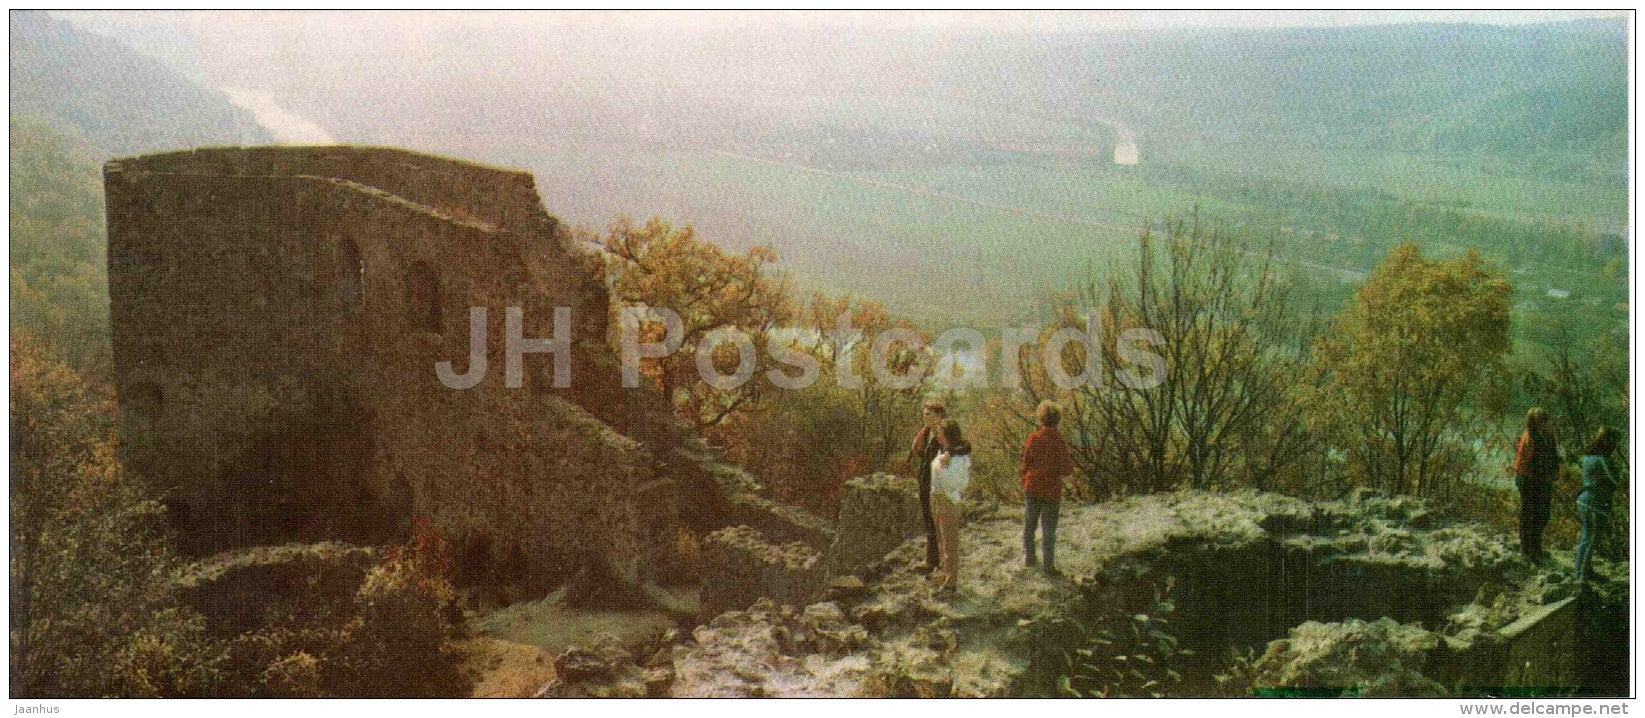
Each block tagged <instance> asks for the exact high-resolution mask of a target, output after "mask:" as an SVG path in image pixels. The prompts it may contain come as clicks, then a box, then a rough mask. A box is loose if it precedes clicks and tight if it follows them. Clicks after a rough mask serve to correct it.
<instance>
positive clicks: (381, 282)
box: [105, 148, 689, 585]
mask: <svg viewBox="0 0 1645 718" xmlns="http://www.w3.org/2000/svg"><path fill="white" fill-rule="evenodd" d="M430 168H432V169H430ZM160 170H183V171H181V172H173V171H160ZM435 170H438V171H435ZM379 171H380V172H382V173H383V176H381V177H373V173H374V172H379ZM314 173H327V174H329V175H333V176H324V177H322V176H317V175H316V174H314ZM335 175H346V176H347V177H346V178H342V177H337V176H335ZM362 181H380V183H381V184H383V185H387V186H390V187H394V188H395V189H396V190H397V191H400V192H405V193H406V194H409V195H412V196H417V197H423V198H425V199H427V200H428V201H430V202H435V203H436V205H439V204H440V203H441V202H442V201H443V200H442V199H441V198H443V197H444V196H445V195H446V194H447V193H449V195H450V196H452V197H454V199H451V200H450V206H455V207H458V208H459V209H460V211H457V212H455V214H454V213H452V212H448V211H443V210H441V209H439V208H437V207H435V206H430V205H427V204H422V203H419V202H415V201H411V200H409V199H407V198H406V197H405V196H402V195H399V194H393V193H389V192H387V191H384V190H383V189H382V188H381V187H376V186H367V185H365V184H363V183H362ZM105 186H106V192H107V195H108V202H107V206H108V213H109V274H110V280H109V282H110V299H111V318H112V327H113V348H114V359H115V368H116V383H117V388H118V392H119V399H120V402H119V404H120V423H121V429H122V435H123V437H124V441H123V443H122V450H123V452H124V454H125V455H124V459H125V461H126V462H127V465H128V466H130V467H131V468H132V469H133V470H135V471H136V472H137V473H138V474H140V475H142V476H145V477H148V478H149V479H150V480H152V481H154V482H155V483H156V484H158V485H159V486H160V487H161V488H162V489H164V490H166V491H167V492H168V494H169V495H170V496H171V503H172V508H173V515H174V516H175V517H177V519H178V521H179V523H180V524H181V526H182V528H183V529H184V530H183V536H184V543H185V548H187V549H189V550H190V551H192V552H195V553H208V552H211V551H215V550H219V549H222V548H228V547H234V546H245V545H252V544H258V543H268V542H282V541H290V540H302V541H312V540H321V539H329V538H341V539H347V540H355V541H361V542H368V543H380V542H387V541H396V540H402V539H404V538H405V537H406V536H407V534H408V532H409V530H410V526H411V522H412V518H413V517H415V516H423V517H427V518H428V519H430V527H431V528H432V529H433V530H434V531H437V532H439V533H440V534H441V535H442V536H443V537H444V538H445V539H446V540H447V541H448V542H450V543H451V544H452V545H453V546H454V547H455V548H456V550H457V553H458V559H459V564H460V567H461V568H462V570H463V571H464V573H465V576H466V577H468V578H473V579H475V580H493V579H497V580H520V581H526V582H528V583H532V584H542V585H552V583H553V582H554V581H555V580H557V579H558V578H559V577H561V576H563V575H566V574H567V572H568V571H569V570H571V568H572V567H574V566H575V565H576V564H578V563H579V562H586V561H591V560H597V561H608V562H610V564H611V568H613V569H614V570H615V571H616V572H617V573H618V575H622V576H626V577H630V578H643V574H645V573H646V572H647V569H646V568H645V566H646V565H648V564H657V563H660V562H663V563H666V562H673V561H674V559H673V558H672V557H671V556H659V554H666V553H667V551H668V544H667V543H658V542H656V541H654V540H653V539H654V538H655V537H657V536H667V537H670V538H671V537H672V536H673V531H672V528H671V526H667V525H658V524H659V523H661V524H668V523H670V522H672V521H674V520H675V517H677V516H678V513H679V512H678V511H677V510H676V508H675V506H674V504H675V503H676V502H677V501H678V500H680V499H678V498H677V497H680V496H681V495H682V494H684V495H689V492H678V491H667V490H663V489H664V488H665V484H666V478H665V477H663V476H659V475H658V473H657V462H656V461H655V460H654V459H653V458H652V455H651V453H650V452H648V451H647V450H646V449H645V448H643V447H642V446H641V445H640V444H639V443H637V442H636V441H633V440H631V439H629V438H628V437H626V436H624V435H623V434H621V433H620V432H618V431H617V430H614V429H613V428H612V427H610V426H609V425H607V424H606V423H604V422H602V421H601V420H600V419H599V418H597V417H596V416H594V415H593V414H591V413H589V412H588V411H585V410H584V409H583V408H581V406H580V404H579V402H580V401H588V397H587V394H588V393H590V392H593V390H591V389H589V387H590V386H603V385H604V384H602V382H603V381H605V380H606V378H605V377H602V376H599V375H598V373H596V372H594V370H593V369H592V368H591V367H594V366H597V365H599V364H600V363H601V362H602V359H603V358H602V357H600V356H596V354H597V353H598V352H600V351H602V350H603V347H604V344H603V341H604V336H605V331H604V330H605V324H606V320H607V314H608V311H609V306H608V302H607V300H606V297H605V293H604V288H603V286H601V285H600V284H599V282H597V281H596V280H595V279H594V276H593V273H592V272H589V271H587V269H588V265H587V261H588V260H587V259H586V258H583V257H578V256H573V255H570V254H567V253H566V252H565V251H564V247H562V246H561V245H560V244H559V243H558V242H557V240H556V238H555V236H554V235H552V234H551V231H552V227H553V224H554V223H553V222H552V221H551V220H550V219H548V215H547V214H546V212H544V211H543V210H542V209H541V207H540V204H537V203H536V202H535V198H534V194H532V202H531V203H530V204H531V205H533V206H535V210H531V209H530V208H528V207H525V206H524V203H523V200H522V199H520V198H521V197H522V196H523V195H524V194H529V193H531V192H532V190H531V183H530V177H529V175H524V174H522V173H508V172H501V171H496V170H490V169H486V168H479V167H468V166H466V165H463V164H462V163H457V162H455V161H451V160H441V159H438V158H429V157H426V156H421V155H415V154H413V153H408V152H402V151H390V150H362V149H355V148H347V149H344V150H335V151H321V150H318V149H306V148H305V149H293V150H286V149H269V150H207V151H196V152H190V153H174V154H171V155H161V156H156V157H154V158H152V159H150V158H139V159H135V160H121V161H115V162H110V163H109V164H108V166H107V167H106V168H105ZM463 188H467V189H466V190H464V189H463ZM436 195H439V197H435V196H436ZM431 197H433V198H431ZM488 198H490V199H495V200H496V202H494V203H488V201H487V200H488ZM488 212H489V214H487V213H488ZM533 214H535V215H540V217H539V218H538V220H540V221H533V220H532V219H531V216H532V215H533ZM458 215H466V216H458ZM493 222H495V224H494V223H493ZM471 306H473V307H485V308H487V317H486V321H487V327H488V341H487V351H486V356H487V364H488V373H487V376H486V378H485V380H484V381H482V382H481V383H480V385H478V386H477V387H475V388H472V389H468V390H463V391H456V390H452V389H449V388H447V387H445V386H444V385H442V384H441V383H440V382H439V381H438V379H437V377H436V374H435V370H434V367H435V364H436V363H437V362H440V361H447V360H449V361H452V362H453V366H454V367H455V368H456V369H457V370H459V371H461V370H466V369H467V368H468V367H467V365H468V359H467V357H468V349H469V347H468V344H469V326H468V324H469V307H471ZM510 306H520V307H523V308H524V313H525V331H524V335H525V336H527V337H547V336H550V335H551V334H552V318H553V307H556V306H566V307H570V308H571V310H572V316H573V324H574V327H575V328H574V335H575V336H577V337H581V338H589V339H591V340H592V341H591V342H583V343H579V344H578V345H577V346H576V348H575V350H574V362H573V389H571V390H567V391H563V392H561V391H555V390H552V389H551V387H549V375H548V371H549V369H550V367H551V366H552V359H551V358H550V357H548V356H547V355H532V356H528V357H527V358H526V367H527V370H528V372H527V377H526V386H525V387H524V388H521V389H509V388H506V387H505V386H504V377H503V373H504V351H503V347H504V341H503V337H504V309H505V307H510ZM607 364H608V365H609V362H607ZM579 373H581V374H582V376H580V377H579V376H578V375H579ZM606 373H614V372H606ZM579 392H582V393H579ZM595 393H597V392H595ZM604 400H605V401H611V399H610V397H605V399H604ZM647 487H649V488H647ZM641 501H644V502H646V505H645V508H644V509H643V511H642V510H641V508H640V505H639V502H641Z"/></svg>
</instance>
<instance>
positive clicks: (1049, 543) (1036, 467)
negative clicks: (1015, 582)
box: [1018, 401, 1074, 576]
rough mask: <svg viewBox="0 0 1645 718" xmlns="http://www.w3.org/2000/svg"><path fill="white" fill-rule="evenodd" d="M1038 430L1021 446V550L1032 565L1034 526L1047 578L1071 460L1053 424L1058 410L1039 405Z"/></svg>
mask: <svg viewBox="0 0 1645 718" xmlns="http://www.w3.org/2000/svg"><path fill="white" fill-rule="evenodd" d="M1035 414H1036V416H1038V418H1039V422H1040V428H1038V429H1035V430H1034V432H1033V433H1031V434H1029V435H1028V439H1027V440H1025V441H1023V444H1022V465H1021V467H1020V469H1019V471H1018V473H1019V474H1020V475H1021V476H1022V494H1023V500H1024V505H1023V519H1022V548H1023V552H1024V553H1025V554H1027V565H1028V566H1030V567H1032V566H1034V565H1035V564H1036V563H1038V562H1037V561H1036V560H1035V556H1034V527H1035V525H1036V524H1037V525H1038V526H1039V528H1040V536H1041V540H1042V541H1043V542H1044V544H1045V562H1044V563H1043V564H1041V565H1042V566H1043V567H1044V569H1045V574H1046V575H1047V576H1056V575H1057V560H1056V557H1057V509H1058V508H1059V507H1060V505H1061V503H1062V480H1063V478H1064V477H1066V476H1068V475H1069V474H1071V473H1074V461H1073V458H1072V457H1071V456H1070V455H1069V452H1068V442H1066V441H1063V439H1062V434H1061V433H1059V432H1058V431H1057V425H1058V424H1059V423H1061V422H1062V407H1059V406H1057V405H1056V404H1054V403H1052V402H1049V401H1042V402H1040V405H1039V408H1038V409H1037V410H1036V411H1035Z"/></svg>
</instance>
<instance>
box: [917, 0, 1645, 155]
mask: <svg viewBox="0 0 1645 718" xmlns="http://www.w3.org/2000/svg"><path fill="white" fill-rule="evenodd" d="M957 55H958V56H957V57H956V60H957V62H956V63H953V64H952V65H950V66H949V67H948V68H945V69H946V70H948V72H945V73H944V77H943V81H944V82H945V83H949V84H952V85H954V86H969V87H971V88H975V91H976V92H977V93H978V94H979V96H982V97H988V96H992V97H993V99H994V101H996V102H999V103H1001V104H1008V103H1023V102H1034V103H1037V104H1041V105H1043V106H1048V107H1051V108H1055V109H1056V111H1058V112H1059V113H1060V114H1065V115H1074V116H1077V115H1081V114H1086V115H1107V116H1114V117H1119V118H1121V119H1124V120H1127V121H1129V122H1131V123H1132V124H1133V125H1135V126H1136V127H1137V128H1138V129H1139V131H1140V132H1141V134H1142V135H1143V137H1142V139H1143V143H1144V145H1145V147H1146V146H1148V145H1150V144H1152V145H1154V146H1155V147H1157V146H1158V145H1159V143H1160V141H1162V140H1164V141H1166V142H1184V141H1186V142H1195V141H1210V142H1226V141H1273V140H1283V141H1290V142H1302V143H1309V144H1322V145H1327V146H1339V147H1358V148H1368V149H1390V150H1398V151H1405V152H1433V151H1438V152H1481V153H1516V154H1527V153H1535V152H1583V153H1588V152H1593V153H1614V156H1616V157H1618V158H1620V157H1621V155H1622V154H1623V153H1622V152H1619V151H1618V148H1625V147H1626V145H1627V139H1626V138H1627V119H1628V103H1627V99H1628V81H1627V23H1626V22H1625V21H1624V20H1621V19H1617V20H1585V21H1577V22H1566V23H1548V24H1535V25H1520V26H1493V25H1445V24H1412V25H1388V26H1358V27H1346V28H1286V29H1273V30H1248V29H1246V30H1193V31H1170V32H1154V33H1132V34H1117V33H1086V34H1067V35H1063V36H1055V37H1050V38H1036V39H1035V41H1033V42H1026V41H1010V40H999V41H991V42H988V43H978V44H977V46H976V47H975V48H974V49H973V50H970V51H960V52H958V53H957ZM1008 78H1018V79H1020V78H1034V80H1033V81H1030V82H1026V83H1025V82H1020V81H1018V82H1007V81H1006V80H1007V79H1008ZM1150 140H1153V142H1150Z"/></svg>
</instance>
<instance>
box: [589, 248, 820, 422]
mask: <svg viewBox="0 0 1645 718" xmlns="http://www.w3.org/2000/svg"><path fill="white" fill-rule="evenodd" d="M578 234H579V236H580V237H581V239H582V240H583V241H585V242H588V243H591V244H593V245H595V246H597V247H598V248H599V249H600V250H601V252H602V257H603V260H604V261H603V264H602V267H601V271H602V274H603V277H604V279H605V281H606V283H607V285H608V286H609V287H610V288H611V290H612V295H613V297H614V298H615V299H616V300H617V301H616V302H613V307H612V311H613V313H614V316H613V318H612V321H611V324H610V325H611V327H612V328H613V332H617V331H620V325H621V322H620V321H619V319H618V315H617V314H616V313H617V312H620V311H621V308H622V306H624V305H627V306H633V305H642V304H643V305H646V306H650V307H660V308H666V309H669V310H672V311H674V312H675V313H677V314H678V315H679V317H680V320H681V325H682V326H681V330H682V331H681V333H680V339H681V340H682V343H681V345H680V348H679V349H678V350H677V351H675V352H673V353H672V354H669V355H668V356H664V357H656V358H644V359H642V360H641V364H640V371H641V374H642V375H643V376H645V377H646V378H648V379H650V380H651V381H652V382H653V383H654V384H655V385H656V386H657V388H659V389H660V390H661V391H662V392H663V394H664V395H665V396H667V397H668V398H669V399H670V400H671V401H673V402H674V406H675V409H676V411H678V413H679V414H680V415H681V416H682V417H684V418H686V419H688V420H690V421H691V422H693V423H694V424H696V426H697V427H698V428H699V429H700V430H703V431H704V432H705V433H709V434H710V435H713V434H715V433H717V432H719V431H720V430H721V429H722V428H723V427H724V426H725V425H726V423H727V422H734V421H736V420H737V418H738V417H740V416H743V415H746V414H747V413H748V412H750V411H752V410H753V409H754V408H755V407H756V405H757V404H758V403H759V401H760V399H761V398H762V397H763V396H764V395H765V392H766V390H767V389H769V384H768V383H767V382H765V381H764V380H763V378H762V375H763V373H764V372H765V370H767V369H768V368H770V364H769V359H768V357H769V355H770V353H769V352H768V351H766V344H767V342H769V341H770V338H771V337H770V333H769V332H770V330H771V329H773V328H775V327H777V326H778V325H779V324H781V323H782V322H784V321H786V320H787V318H788V316H789V314H790V308H789V299H788V292H787V288H786V285H785V282H784V281H783V280H782V279H781V278H780V277H777V276H774V275H773V273H772V271H771V269H770V265H771V264H773V263H774V262H776V261H777V254H776V252H775V251H774V250H772V249H771V248H770V247H766V246H756V247H753V248H750V249H749V250H748V251H746V252H743V253H735V252H729V251H726V250H725V249H723V248H721V247H720V246H719V245H716V244H714V243H713V242H709V241H706V240H703V239H701V238H699V237H698V236H697V232H696V230H695V228H693V227H692V226H691V225H689V224H688V225H685V226H683V227H676V226H674V225H672V224H670V223H668V222H665V221H663V220H661V219H658V218H655V217H653V218H652V219H650V220H648V221H647V222H646V223H645V224H643V225H636V224H634V223H633V222H632V221H631V220H629V219H628V218H626V217H624V218H620V219H618V220H617V221H616V222H614V223H612V224H611V226H610V227H608V228H607V229H606V232H605V233H604V234H596V233H594V232H592V231H589V230H586V229H584V230H578ZM729 330H736V331H740V332H742V333H744V334H746V335H747V336H748V337H749V339H750V340H751V341H752V343H753V345H754V349H755V351H754V353H753V357H752V361H753V362H754V374H753V377H754V378H752V379H750V380H749V381H745V382H742V383H741V384H740V385H738V386H736V387H732V388H724V387H716V386H714V385H713V384H711V383H709V382H707V381H704V380H703V378H702V373H701V372H700V370H699V367H698V358H697V351H698V349H699V347H700V346H702V345H703V340H704V338H705V337H710V336H719V335H722V334H723V333H724V332H725V331H729ZM665 331H666V327H665V326H664V325H663V324H662V323H660V322H646V323H644V324H643V325H642V326H641V327H640V340H641V341H647V342H655V341H662V340H663V339H664V334H665ZM612 340H613V341H614V342H615V341H616V340H617V337H616V336H615V335H614V336H613V337H612ZM711 351H712V352H713V355H712V356H711V357H709V358H708V360H707V361H711V362H712V367H713V368H714V369H715V370H716V371H718V372H720V373H721V374H722V375H725V376H730V375H732V374H734V373H735V372H736V371H737V367H738V362H739V360H740V358H741V357H740V352H739V349H738V346H737V344H736V343H734V342H732V341H718V342H714V343H713V348H712V349H711Z"/></svg>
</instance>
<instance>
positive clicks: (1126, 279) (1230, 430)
mask: <svg viewBox="0 0 1645 718" xmlns="http://www.w3.org/2000/svg"><path fill="white" fill-rule="evenodd" d="M1057 305H1058V307H1059V309H1058V310H1057V316H1056V321H1055V322H1054V323H1053V326H1052V327H1050V328H1048V329H1046V330H1042V331H1041V332H1040V334H1039V335H1038V337H1037V338H1036V342H1035V343H1032V344H1025V345H1021V346H1018V347H1017V350H1016V352H1015V353H1016V354H1017V356H1016V359H1017V362H1018V367H1019V370H1018V375H1019V376H1020V377H1021V384H1020V388H1017V389H1013V390H1009V391H1006V392H996V393H993V394H992V395H991V396H990V397H989V398H988V399H987V400H986V401H985V402H984V403H985V405H986V406H987V407H988V409H987V410H986V411H985V412H984V414H985V415H986V416H987V417H988V421H989V424H990V427H989V428H990V434H991V435H992V434H1007V435H1009V434H1010V433H1011V432H1009V429H1008V427H1007V426H1006V425H1015V426H1016V427H1017V432H1016V435H1017V436H1019V437H1020V434H1021V433H1023V432H1026V431H1027V430H1029V429H1031V428H1032V426H1033V407H1034V405H1035V404H1036V403H1037V402H1039V401H1040V400H1042V399H1056V400H1060V401H1061V402H1062V403H1063V405H1064V414H1063V420H1062V427H1061V428H1062V431H1063V434H1064V435H1065V436H1066V437H1067V438H1068V440H1069V443H1070V445H1071V448H1072V449H1073V455H1074V462H1075V465H1076V466H1077V467H1078V470H1079V471H1078V473H1079V475H1080V476H1081V477H1082V478H1083V481H1081V482H1079V484H1081V485H1070V486H1069V487H1068V489H1069V490H1070V491H1071V495H1072V496H1074V497H1075V498H1084V499H1104V498H1108V497H1112V496H1116V495H1121V494H1125V493H1132V492H1147V491H1157V490H1166V489H1172V488H1178V487H1185V486H1187V487H1213V486H1234V485H1243V486H1256V487H1258V488H1265V489H1289V488H1293V487H1295V486H1296V485H1297V483H1298V482H1297V480H1298V478H1299V474H1300V472H1301V471H1302V468H1303V466H1304V463H1305V462H1306V460H1307V459H1309V458H1310V457H1312V456H1314V455H1316V454H1317V453H1318V452H1319V450H1320V447H1319V443H1318V441H1317V440H1316V439H1315V436H1314V431H1315V427H1314V426H1313V422H1312V421H1311V420H1310V418H1309V416H1308V412H1307V411H1306V407H1307V401H1308V397H1309V392H1310V391H1311V389H1312V387H1311V385H1310V384H1309V383H1308V382H1307V381H1306V377H1307V372H1305V371H1304V370H1303V367H1304V366H1305V365H1306V364H1307V362H1308V358H1309V355H1310V352H1309V342H1310V341H1311V336H1312V330H1311V322H1310V321H1309V319H1308V317H1307V316H1298V315H1297V313H1296V312H1295V311H1294V308H1293V307H1292V306H1291V303H1290V300H1289V288H1288V283H1287V282H1285V281H1283V280H1282V278H1281V277H1280V276H1279V273H1278V271H1277V269H1276V268H1275V265H1274V262H1273V260H1272V257H1271V255H1270V254H1269V253H1268V252H1266V251H1261V252H1259V251H1255V250H1252V249H1250V248H1249V247H1248V246H1247V245H1246V244H1245V243H1244V241H1243V240H1242V239H1241V238H1240V237H1239V236H1238V235H1235V234H1232V233H1229V232H1226V231H1223V230H1220V229H1211V228H1206V227H1203V226H1201V225H1200V224H1199V223H1198V222H1197V220H1195V219H1189V220H1187V221H1177V222H1173V221H1168V222H1166V223H1165V226H1164V233H1163V235H1156V234H1155V233H1154V232H1153V231H1151V230H1144V232H1143V233H1142V234H1141V236H1140V237H1139V240H1138V254H1137V258H1136V260H1135V265H1133V266H1132V267H1130V268H1128V269H1125V268H1115V269H1114V270H1112V271H1110V272H1109V274H1108V276H1107V277H1106V278H1103V279H1100V280H1099V279H1098V278H1096V277H1092V278H1091V279H1089V280H1088V281H1087V282H1086V283H1085V284H1084V285H1083V286H1081V287H1080V288H1079V290H1078V291H1077V292H1076V293H1074V294H1072V295H1070V296H1066V297H1063V298H1061V299H1059V300H1058V301H1057ZM1065 329H1078V330H1084V331H1086V333H1087V334H1088V335H1089V336H1090V340H1091V341H1092V342H1093V343H1095V344H1096V346H1095V347H1094V349H1095V352H1094V354H1093V347H1089V346H1086V345H1083V344H1082V343H1079V342H1072V343H1065V344H1063V345H1062V346H1061V347H1060V351H1061V354H1060V356H1056V357H1052V356H1049V355H1045V354H1044V353H1043V352H1042V351H1041V347H1044V346H1045V345H1046V343H1047V341H1048V340H1049V339H1050V338H1051V333H1052V332H1054V331H1056V330H1065ZM1142 352H1147V353H1149V354H1152V355H1155V356H1157V357H1158V359H1161V360H1163V362H1162V363H1161V364H1160V365H1159V366H1158V367H1157V368H1155V369H1150V368H1148V367H1145V366H1143V363H1142V362H1139V361H1137V357H1138V355H1139V354H1140V353H1142ZM1051 361H1059V362H1060V364H1061V370H1062V371H1063V372H1064V373H1066V374H1067V375H1069V376H1071V377H1084V380H1083V381H1081V382H1078V385H1077V386H1075V387H1073V388H1067V387H1059V386H1058V383H1057V382H1054V381H1051V379H1050V376H1049V372H1048V367H1047V366H1045V364H1046V363H1047V362H1051ZM1156 372H1157V376H1156ZM1065 383H1066V382H1065ZM1019 440H1020V439H1019ZM1010 441H1011V440H1010V439H1009V438H994V439H992V443H994V444H997V445H999V446H1000V447H1001V448H1002V449H1007V448H1009V445H1010ZM1014 454H1015V451H1014V450H1012V451H1011V455H1013V456H1014Z"/></svg>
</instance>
